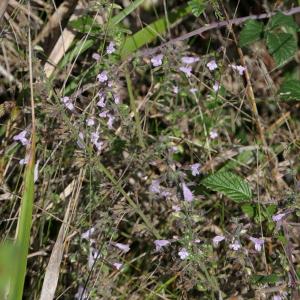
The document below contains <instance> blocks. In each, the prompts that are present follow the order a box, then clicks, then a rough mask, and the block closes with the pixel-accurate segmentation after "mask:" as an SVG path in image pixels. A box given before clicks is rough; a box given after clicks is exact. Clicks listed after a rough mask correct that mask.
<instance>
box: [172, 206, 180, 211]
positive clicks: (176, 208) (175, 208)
mask: <svg viewBox="0 0 300 300" xmlns="http://www.w3.org/2000/svg"><path fill="white" fill-rule="evenodd" d="M172 209H173V210H174V211H176V212H178V211H181V207H180V206H179V205H172Z"/></svg>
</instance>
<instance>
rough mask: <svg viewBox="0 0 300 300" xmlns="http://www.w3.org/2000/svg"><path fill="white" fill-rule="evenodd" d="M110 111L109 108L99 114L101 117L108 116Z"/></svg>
mask: <svg viewBox="0 0 300 300" xmlns="http://www.w3.org/2000/svg"><path fill="white" fill-rule="evenodd" d="M108 113H109V110H104V111H102V112H101V113H100V114H99V117H100V118H106V117H107V115H108Z"/></svg>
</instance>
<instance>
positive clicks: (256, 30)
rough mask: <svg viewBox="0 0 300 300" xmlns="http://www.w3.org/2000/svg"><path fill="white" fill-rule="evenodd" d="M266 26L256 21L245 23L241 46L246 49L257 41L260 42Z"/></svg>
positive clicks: (241, 34) (241, 35)
mask: <svg viewBox="0 0 300 300" xmlns="http://www.w3.org/2000/svg"><path fill="white" fill-rule="evenodd" d="M263 30H264V24H263V23H261V22H258V21H255V20H249V21H247V22H246V23H245V26H244V27H243V29H242V31H241V33H240V46H241V47H244V46H246V45H248V44H251V43H253V42H255V41H258V40H259V39H260V38H261V37H262V34H263Z"/></svg>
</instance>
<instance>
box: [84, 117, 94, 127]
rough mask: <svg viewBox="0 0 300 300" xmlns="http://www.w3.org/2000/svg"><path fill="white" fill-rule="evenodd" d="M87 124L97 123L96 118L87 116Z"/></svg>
mask: <svg viewBox="0 0 300 300" xmlns="http://www.w3.org/2000/svg"><path fill="white" fill-rule="evenodd" d="M86 125H87V126H93V125H95V120H94V119H93V118H87V119H86Z"/></svg>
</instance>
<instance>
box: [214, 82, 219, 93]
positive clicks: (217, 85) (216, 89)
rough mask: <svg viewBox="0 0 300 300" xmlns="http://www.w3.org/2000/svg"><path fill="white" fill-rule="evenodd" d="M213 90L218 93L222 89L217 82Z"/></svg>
mask: <svg viewBox="0 0 300 300" xmlns="http://www.w3.org/2000/svg"><path fill="white" fill-rule="evenodd" d="M212 88H213V90H214V91H215V92H217V91H218V90H219V89H220V83H219V82H218V81H216V82H215V83H214V85H213V87H212Z"/></svg>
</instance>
